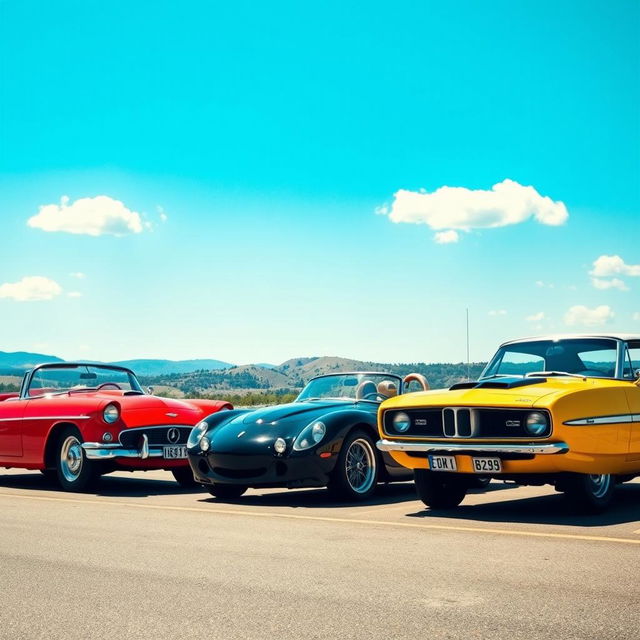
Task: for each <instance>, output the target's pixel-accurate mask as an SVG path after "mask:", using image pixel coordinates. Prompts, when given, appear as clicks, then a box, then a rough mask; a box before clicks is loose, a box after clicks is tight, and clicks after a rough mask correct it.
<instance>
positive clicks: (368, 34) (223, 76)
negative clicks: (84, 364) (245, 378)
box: [0, 0, 640, 363]
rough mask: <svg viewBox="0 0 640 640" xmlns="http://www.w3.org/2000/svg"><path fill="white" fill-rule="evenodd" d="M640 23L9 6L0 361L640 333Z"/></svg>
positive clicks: (509, 15) (441, 347) (0, 122)
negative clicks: (506, 192) (27, 354)
mask: <svg viewBox="0 0 640 640" xmlns="http://www.w3.org/2000/svg"><path fill="white" fill-rule="evenodd" d="M639 32H640V5H639V4H638V3H637V2H635V1H632V0H622V1H620V0H619V1H613V2H608V3H602V2H587V1H580V2H545V1H542V2H541V1H536V2H520V3H513V2H497V1H490V2H484V3H480V2H456V3H450V2H424V1H423V2H402V1H399V2H394V3H376V2H360V3H349V2H344V1H341V2H331V1H329V2H324V3H320V4H310V3H306V2H277V1H273V2H269V3H256V2H234V3H220V2H195V1H191V0H185V1H184V2H181V3H176V2H161V1H154V2H146V1H139V2H135V3H131V2H119V1H111V2H108V3H104V2H93V1H91V0H83V1H82V2H70V1H68V0H67V1H65V0H60V1H59V2H56V3H50V2H33V1H29V0H23V1H21V2H17V1H11V0H0V224H1V228H2V233H1V234H0V318H2V321H1V326H2V336H1V337H0V349H2V350H9V351H12V350H37V351H44V352H48V353H53V354H56V355H60V356H62V357H66V358H84V357H86V358H97V359H124V358H133V357H167V358H175V359H179V358H193V357H214V358H220V359H223V360H227V361H230V362H234V363H243V362H256V361H268V362H280V361H283V360H285V359H286V358H289V357H293V356H303V355H341V356H347V357H354V358H362V359H371V360H379V361H387V362H390V361H394V362H395V361H430V362H431V361H460V360H462V359H464V357H465V343H464V325H465V323H464V313H465V308H467V307H469V309H470V316H471V330H472V331H471V356H472V358H473V359H476V360H480V359H485V358H488V357H489V356H490V355H491V352H492V351H493V349H494V348H495V346H496V345H497V343H498V342H500V341H502V340H504V339H507V338H511V337H517V336H521V335H529V334H534V333H541V332H545V333H546V332H559V331H601V330H606V331H614V330H616V331H636V332H638V333H640V298H639V296H638V291H639V290H640V277H639V276H640V266H638V265H639V264H640V249H639V247H640V244H639V238H640V115H639V114H640V45H639V39H638V33H639ZM505 180H506V181H512V183H514V184H515V185H516V187H515V189H516V190H515V191H514V192H513V194H512V197H511V196H510V197H509V198H507V199H504V198H499V197H498V196H496V195H495V194H496V190H495V189H494V190H492V188H493V187H494V185H500V184H501V183H503V182H504V181H505ZM512 183H511V182H509V183H508V184H512ZM528 186H531V187H533V189H534V190H535V191H534V192H533V193H534V194H535V197H534V198H533V199H531V198H530V197H529V195H530V193H531V192H529V191H525V190H523V189H522V187H528ZM442 187H461V188H464V191H450V190H446V189H445V190H444V191H443V190H442V189H441V188H442ZM498 189H499V187H498ZM421 190H422V191H421ZM438 190H440V191H438ZM434 194H435V195H434ZM527 194H529V195H527ZM99 196H105V197H107V198H108V200H105V201H97V200H94V199H95V198H97V197H99ZM405 196H409V198H412V199H411V200H409V199H407V198H405ZM421 196H424V197H421ZM63 197H66V198H68V200H67V199H65V200H64V205H61V198H63ZM545 197H546V198H549V199H550V200H548V201H546V200H543V198H545ZM87 199H88V200H87ZM78 201H80V204H78ZM115 201H118V202H120V203H122V205H117V204H114V202H115ZM98 202H102V205H104V206H102V205H100V206H98ZM83 203H84V204H83ZM416 203H417V204H416ZM47 205H52V206H51V207H49V208H47V209H46V210H45V213H46V215H40V217H38V218H37V219H36V220H35V221H32V222H31V223H30V224H31V226H29V224H28V221H29V220H33V219H34V218H35V217H36V216H38V214H39V212H40V213H42V211H43V210H42V209H40V208H41V207H45V206H47ZM122 211H124V212H125V213H124V214H123V213H122ZM376 211H378V213H376ZM381 211H382V212H383V213H380V212H381ZM67 214H69V215H71V214H73V216H75V218H73V219H74V220H75V222H69V221H68V220H67V222H66V223H65V221H64V220H63V218H64V216H67ZM100 215H102V217H100ZM73 216H72V217H73ZM96 216H97V217H96ZM123 216H125V217H123ZM127 216H128V217H127ZM68 217H69V216H67V218H68ZM123 220H125V222H123ZM126 220H128V221H129V222H128V223H127V222H126ZM394 220H396V222H394ZM412 220H413V221H414V222H415V221H418V222H419V223H418V224H416V223H414V222H412ZM91 224H93V226H91ZM74 225H75V226H74ZM118 225H120V226H118ZM122 225H124V226H122ZM127 225H128V226H127ZM46 229H49V230H46ZM54 229H56V230H54ZM70 230H71V231H73V232H70ZM88 230H89V231H91V230H92V232H93V233H95V234H96V235H89V233H88V232H87V231H88ZM114 232H117V235H114ZM441 233H445V234H448V235H445V236H438V235H437V234H441ZM438 238H439V239H440V240H441V241H442V240H444V239H447V240H449V242H446V243H442V244H441V243H438V242H437V241H436V240H437V239H438ZM452 240H457V241H452ZM602 256H604V258H603V259H601V260H600V261H599V262H597V263H596V265H595V266H594V262H596V261H597V260H598V259H599V258H601V257H602ZM78 273H81V274H83V276H84V277H81V278H80V277H77V276H74V275H71V274H78ZM33 277H37V278H41V279H46V280H40V279H39V280H36V281H33V280H29V279H28V280H26V281H24V280H23V279H24V278H33ZM52 283H53V284H52ZM5 285H7V286H5ZM69 294H71V295H69ZM34 297H36V298H44V299H37V300H33V299H26V300H25V299H21V298H34Z"/></svg>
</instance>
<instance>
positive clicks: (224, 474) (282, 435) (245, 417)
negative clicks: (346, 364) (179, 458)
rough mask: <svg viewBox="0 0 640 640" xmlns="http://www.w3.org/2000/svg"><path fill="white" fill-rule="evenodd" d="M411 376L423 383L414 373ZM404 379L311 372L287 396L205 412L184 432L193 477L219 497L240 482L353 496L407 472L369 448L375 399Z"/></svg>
mask: <svg viewBox="0 0 640 640" xmlns="http://www.w3.org/2000/svg"><path fill="white" fill-rule="evenodd" d="M408 379H409V377H408V376H407V378H405V380H408ZM412 379H418V380H419V382H420V385H421V386H422V387H425V386H427V387H428V385H427V384H426V381H425V380H424V379H423V378H421V376H417V375H415V374H412ZM405 380H403V379H402V378H400V377H399V376H396V375H392V374H386V373H379V372H375V373H366V372H357V373H339V374H330V375H326V376H319V377H317V378H314V379H313V380H311V381H310V382H309V384H308V385H307V386H306V387H305V389H304V390H303V391H302V393H301V394H300V396H299V397H298V398H297V399H296V400H295V401H294V402H292V403H290V404H284V405H277V406H273V407H265V408H260V409H256V410H249V409H247V410H234V411H223V412H222V413H219V414H214V415H211V416H209V417H207V418H206V419H205V420H204V421H203V422H201V423H200V424H199V425H197V426H196V428H195V429H194V430H193V432H192V436H191V438H190V442H189V445H190V446H189V448H188V456H189V462H190V464H191V468H192V470H193V473H194V477H195V479H196V481H197V482H200V483H202V484H203V485H205V486H207V488H209V490H210V491H211V493H212V494H213V495H215V496H218V497H221V498H232V497H238V496H240V495H242V493H244V491H246V489H247V488H248V487H255V488H258V487H262V488H267V487H287V488H296V487H324V486H328V487H329V488H330V489H333V490H334V492H335V493H337V494H340V495H342V496H343V497H347V498H351V499H361V498H365V497H367V496H368V495H370V494H371V493H372V492H373V490H374V489H375V486H376V484H377V483H378V482H391V481H395V480H410V479H411V478H412V474H411V473H407V470H406V469H405V468H403V467H401V466H400V465H398V464H397V463H396V462H395V461H394V460H393V459H392V458H391V457H390V456H389V455H387V454H386V453H381V452H379V451H377V450H376V448H375V442H376V441H377V439H378V433H377V422H376V420H377V411H378V407H379V405H380V402H381V401H382V400H385V399H387V398H388V397H390V395H397V394H398V393H402V391H403V389H404V387H405ZM334 394H337V395H334ZM305 434H306V435H305Z"/></svg>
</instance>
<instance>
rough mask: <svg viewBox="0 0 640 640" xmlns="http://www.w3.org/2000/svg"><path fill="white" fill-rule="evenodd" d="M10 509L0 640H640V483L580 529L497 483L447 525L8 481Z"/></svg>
mask: <svg viewBox="0 0 640 640" xmlns="http://www.w3.org/2000/svg"><path fill="white" fill-rule="evenodd" d="M0 513H1V515H0V638H11V639H18V638H28V639H33V638H47V639H56V638H64V639H69V640H71V639H75V638H78V639H83V640H84V639H87V638H117V639H119V640H123V639H128V638H145V639H148V638H207V639H213V638H224V639H225V640H227V639H233V638H243V639H244V638H273V639H280V638H283V639H288V638H296V639H297V638H305V639H310V638H342V639H348V638H366V639H372V638H384V639H388V638H412V639H418V638H419V639H421V640H432V639H436V638H465V639H472V638H483V639H484V638H486V639H491V640H498V639H501V638H509V639H510V640H513V639H517V638H527V639H528V640H531V639H537V638H553V640H559V639H562V640H568V639H573V638H576V639H580V640H585V639H590V638H593V639H594V640H606V639H609V638H611V639H616V640H624V639H627V638H629V639H633V640H638V638H640V482H634V483H630V484H628V485H624V486H623V487H622V488H620V489H619V491H618V496H617V501H616V503H615V505H614V506H613V508H612V509H611V510H610V511H609V512H607V513H606V514H604V515H602V516H589V517H584V516H577V515H574V514H571V513H569V512H568V511H567V509H566V507H565V504H564V502H563V500H562V498H561V496H559V495H558V494H556V493H555V492H554V491H553V489H552V488H550V487H541V488H537V487H536V488H533V487H513V486H512V485H507V484H503V483H499V482H492V483H491V485H490V486H489V488H488V490H487V491H484V492H482V491H478V492H475V493H474V494H472V495H470V496H468V497H467V499H466V500H465V502H464V503H463V505H462V506H461V507H460V508H459V509H458V510H456V511H453V512H444V511H429V510H428V509H426V508H424V507H423V505H422V503H421V502H419V501H418V500H417V499H416V498H415V494H414V492H413V487H412V485H411V484H402V485H394V486H390V487H386V488H384V489H383V491H382V492H381V494H380V495H379V496H377V497H376V498H375V499H373V500H371V501H369V502H368V503H366V504H362V505H358V506H347V505H342V504H337V503H333V502H331V501H330V500H329V498H328V496H327V495H326V494H325V492H324V491H320V490H299V491H286V490H269V491H250V492H249V493H248V494H247V495H246V497H243V498H241V499H239V500H237V501H236V502H235V503H224V502H220V501H218V500H215V499H213V498H211V497H210V496H209V494H208V493H203V492H201V491H184V490H180V489H178V488H177V485H176V484H175V483H173V482H172V479H171V476H170V475H169V474H167V473H164V472H153V473H146V474H144V473H139V474H113V475H111V476H108V477H106V478H104V479H103V480H102V483H101V485H100V487H99V489H98V491H97V493H93V494H68V493H62V492H59V491H56V490H55V489H54V488H53V487H52V486H50V485H49V484H47V482H46V481H45V479H44V478H43V477H42V476H41V475H40V474H37V473H27V472H24V471H3V470H0Z"/></svg>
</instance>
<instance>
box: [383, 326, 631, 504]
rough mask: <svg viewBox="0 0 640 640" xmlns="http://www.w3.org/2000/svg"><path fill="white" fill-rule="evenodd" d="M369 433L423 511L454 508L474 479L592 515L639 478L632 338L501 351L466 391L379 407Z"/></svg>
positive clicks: (553, 339) (512, 345)
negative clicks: (531, 489)
mask: <svg viewBox="0 0 640 640" xmlns="http://www.w3.org/2000/svg"><path fill="white" fill-rule="evenodd" d="M378 428H379V431H380V437H381V440H380V441H379V442H378V448H379V449H380V450H381V451H387V452H389V453H390V454H391V456H392V457H393V458H394V459H395V460H396V461H397V462H399V463H400V464H402V465H404V466H405V467H408V468H410V469H414V471H415V483H416V488H417V491H418V495H419V497H420V498H421V499H422V501H423V502H424V503H425V504H426V505H428V506H430V507H433V508H451V507H456V506H457V505H459V504H460V503H461V502H462V500H463V499H464V497H465V495H466V492H467V489H468V488H469V487H470V486H472V485H473V482H472V481H473V479H474V478H477V477H478V475H481V476H489V477H494V478H501V479H505V480H514V481H516V482H517V483H519V484H536V485H538V484H552V485H554V486H555V488H556V490H558V491H561V492H564V494H565V495H566V496H567V498H568V499H569V500H570V501H571V502H572V503H573V504H574V505H575V506H576V507H579V508H581V509H583V510H588V511H598V510H602V509H604V508H605V507H606V506H607V505H608V504H609V503H610V502H611V499H612V496H613V492H614V488H615V485H616V484H617V483H620V482H625V481H627V480H630V479H632V478H633V477H634V476H636V475H640V335H580V336H578V335H571V336H549V337H538V338H526V339H522V340H515V341H511V342H506V343H505V344H503V345H502V346H500V348H499V349H498V351H497V353H496V354H495V356H493V358H492V359H491V360H490V361H489V364H488V365H487V367H486V368H485V370H484V371H483V372H482V375H481V376H480V378H479V379H478V380H477V381H475V382H462V383H459V384H455V385H454V386H453V387H451V388H450V389H442V390H433V391H425V392H419V393H410V394H406V395H402V396H398V397H395V398H391V399H389V400H386V401H385V402H383V403H382V405H381V406H380V410H379V413H378Z"/></svg>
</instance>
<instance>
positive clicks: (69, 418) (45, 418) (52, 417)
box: [0, 415, 91, 422]
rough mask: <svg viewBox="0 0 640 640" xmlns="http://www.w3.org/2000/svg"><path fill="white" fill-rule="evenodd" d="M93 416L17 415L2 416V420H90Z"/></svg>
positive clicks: (0, 420) (0, 419)
mask: <svg viewBox="0 0 640 640" xmlns="http://www.w3.org/2000/svg"><path fill="white" fill-rule="evenodd" d="M90 417H91V416H84V415H83V416H24V417H23V416H16V417H15V418H0V422H9V421H14V420H88V419H89V418H90Z"/></svg>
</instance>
